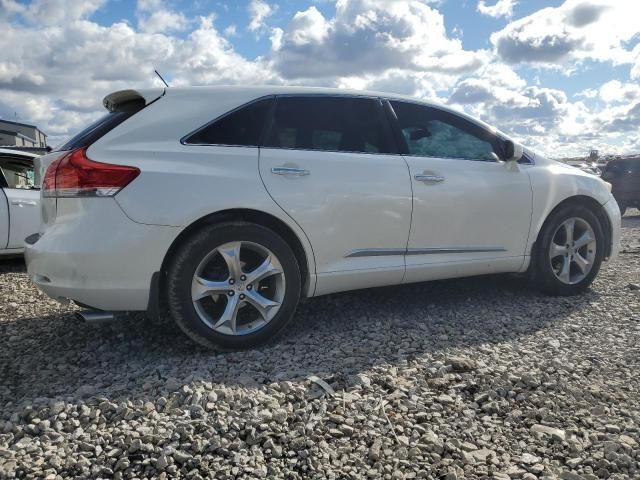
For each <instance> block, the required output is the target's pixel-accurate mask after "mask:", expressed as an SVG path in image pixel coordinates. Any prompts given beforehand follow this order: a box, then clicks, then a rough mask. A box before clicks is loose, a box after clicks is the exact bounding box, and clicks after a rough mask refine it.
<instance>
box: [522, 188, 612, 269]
mask: <svg viewBox="0 0 640 480" xmlns="http://www.w3.org/2000/svg"><path fill="white" fill-rule="evenodd" d="M567 205H581V206H584V207H587V208H589V209H590V210H592V211H593V213H594V214H595V215H596V217H598V220H599V221H600V225H601V227H602V230H603V233H604V237H605V238H604V241H605V250H604V252H605V255H604V257H605V259H606V258H609V256H610V255H611V249H612V244H611V234H612V229H613V227H612V225H611V221H610V220H609V216H608V215H607V213H606V211H605V209H604V208H603V206H602V205H601V204H600V202H598V200H596V199H595V198H593V197H590V196H588V195H573V196H571V197H568V198H565V199H564V200H562V201H561V202H560V203H558V204H557V205H556V206H555V207H554V208H553V209H552V210H551V211H550V212H549V213H548V214H547V215H546V216H545V218H544V221H543V222H541V223H540V226H539V227H538V231H537V232H536V234H535V241H534V242H533V244H532V245H531V252H530V253H531V256H532V257H533V255H534V252H535V248H536V245H537V244H538V241H539V239H540V235H541V233H542V232H543V231H544V227H545V225H546V224H547V222H548V221H549V218H551V216H552V215H553V214H554V213H555V212H557V211H558V210H560V209H561V208H564V207H566V206H567Z"/></svg>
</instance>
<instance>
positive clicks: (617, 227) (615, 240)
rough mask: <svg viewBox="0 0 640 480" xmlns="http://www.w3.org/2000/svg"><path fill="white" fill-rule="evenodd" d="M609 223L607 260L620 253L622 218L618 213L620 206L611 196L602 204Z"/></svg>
mask: <svg viewBox="0 0 640 480" xmlns="http://www.w3.org/2000/svg"><path fill="white" fill-rule="evenodd" d="M602 207H603V208H604V211H605V213H606V214H607V217H608V218H609V223H610V224H611V252H610V254H609V260H613V259H615V258H616V257H617V256H618V254H619V253H620V238H621V236H622V218H621V215H620V208H619V207H618V204H617V202H616V200H615V199H614V198H613V196H611V198H610V199H609V201H608V202H607V203H605V204H604V205H603V206H602Z"/></svg>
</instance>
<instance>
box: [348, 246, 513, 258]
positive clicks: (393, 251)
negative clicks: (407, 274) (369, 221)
mask: <svg viewBox="0 0 640 480" xmlns="http://www.w3.org/2000/svg"><path fill="white" fill-rule="evenodd" d="M506 251H507V249H506V248H504V247H443V248H410V249H408V250H407V249H405V248H363V249H359V250H354V251H353V252H351V253H349V254H348V255H346V256H345V258H354V257H383V256H387V255H437V254H445V253H487V252H506Z"/></svg>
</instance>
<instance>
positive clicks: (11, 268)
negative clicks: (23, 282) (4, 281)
mask: <svg viewBox="0 0 640 480" xmlns="http://www.w3.org/2000/svg"><path fill="white" fill-rule="evenodd" d="M26 271H27V267H26V265H25V264H24V259H23V258H22V257H0V275H2V274H4V273H24V272H26Z"/></svg>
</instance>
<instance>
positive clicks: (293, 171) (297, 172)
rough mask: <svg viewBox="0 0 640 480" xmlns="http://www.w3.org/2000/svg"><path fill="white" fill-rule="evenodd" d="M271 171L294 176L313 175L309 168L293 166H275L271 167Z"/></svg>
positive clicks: (276, 173)
mask: <svg viewBox="0 0 640 480" xmlns="http://www.w3.org/2000/svg"><path fill="white" fill-rule="evenodd" d="M271 173H273V174H275V175H288V176H292V177H304V176H305V175H311V172H310V171H309V170H305V169H304V168H293V167H273V168H272V169H271Z"/></svg>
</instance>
